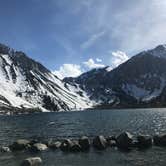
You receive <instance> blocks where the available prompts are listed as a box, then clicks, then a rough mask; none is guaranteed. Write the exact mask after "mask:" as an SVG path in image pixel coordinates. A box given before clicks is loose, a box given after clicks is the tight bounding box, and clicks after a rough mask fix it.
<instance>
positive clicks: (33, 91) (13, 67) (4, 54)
mask: <svg viewBox="0 0 166 166" xmlns="http://www.w3.org/2000/svg"><path fill="white" fill-rule="evenodd" d="M65 85H66V86H67V88H66V87H65ZM65 85H64V83H63V82H62V81H61V80H60V79H58V78H57V77H56V76H55V75H54V74H52V72H50V71H49V70H48V69H47V68H45V67H44V66H43V65H41V64H40V63H38V62H36V61H34V60H32V59H30V58H29V57H27V56H26V55H25V54H24V53H23V52H19V51H15V50H13V49H11V48H9V47H7V46H5V45H3V44H0V107H1V111H3V110H5V108H7V110H9V109H14V110H15V109H16V110H17V109H19V108H21V109H22V108H24V109H25V108H40V109H41V110H43V111H47V110H49V111H60V110H70V109H79V108H82V109H83V108H86V107H90V106H91V105H92V104H91V103H90V102H89V101H88V100H87V99H88V98H87V97H86V94H85V95H84V97H83V96H80V95H79V93H84V92H82V90H79V89H78V88H77V91H75V90H73V89H72V88H73V87H72V86H70V85H67V84H65Z"/></svg>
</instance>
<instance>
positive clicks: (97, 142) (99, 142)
mask: <svg viewBox="0 0 166 166" xmlns="http://www.w3.org/2000/svg"><path fill="white" fill-rule="evenodd" d="M93 146H94V148H96V149H98V150H104V149H106V148H107V141H106V139H105V138H104V136H102V135H100V136H97V137H95V138H94V139H93Z"/></svg>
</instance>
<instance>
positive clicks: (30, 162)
mask: <svg viewBox="0 0 166 166" xmlns="http://www.w3.org/2000/svg"><path fill="white" fill-rule="evenodd" d="M41 164H42V159H41V158H40V157H31V158H27V159H25V160H24V161H23V162H22V163H21V166H39V165H41Z"/></svg>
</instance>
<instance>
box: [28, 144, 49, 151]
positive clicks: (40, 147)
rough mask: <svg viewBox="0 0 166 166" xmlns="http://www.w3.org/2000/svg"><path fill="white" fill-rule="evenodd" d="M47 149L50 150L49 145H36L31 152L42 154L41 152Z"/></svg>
mask: <svg viewBox="0 0 166 166" xmlns="http://www.w3.org/2000/svg"><path fill="white" fill-rule="evenodd" d="M47 149H48V147H47V145H45V144H42V143H36V144H34V145H33V146H32V147H31V150H32V151H33V152H41V151H45V150H47Z"/></svg>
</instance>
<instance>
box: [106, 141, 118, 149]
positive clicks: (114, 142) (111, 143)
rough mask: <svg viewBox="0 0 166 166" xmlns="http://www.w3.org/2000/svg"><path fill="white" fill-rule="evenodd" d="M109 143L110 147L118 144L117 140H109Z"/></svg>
mask: <svg viewBox="0 0 166 166" xmlns="http://www.w3.org/2000/svg"><path fill="white" fill-rule="evenodd" d="M107 145H108V146H110V147H116V146H117V145H116V141H115V140H108V141H107Z"/></svg>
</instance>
